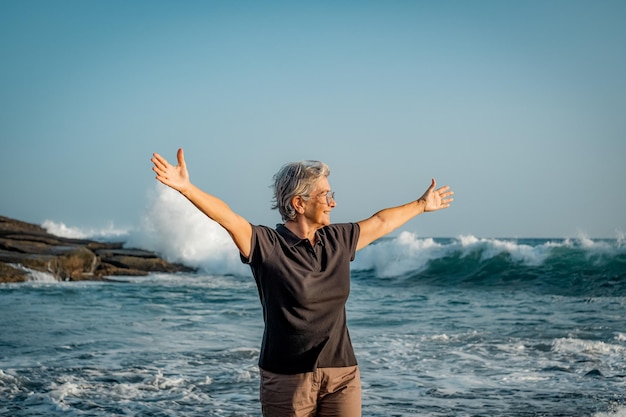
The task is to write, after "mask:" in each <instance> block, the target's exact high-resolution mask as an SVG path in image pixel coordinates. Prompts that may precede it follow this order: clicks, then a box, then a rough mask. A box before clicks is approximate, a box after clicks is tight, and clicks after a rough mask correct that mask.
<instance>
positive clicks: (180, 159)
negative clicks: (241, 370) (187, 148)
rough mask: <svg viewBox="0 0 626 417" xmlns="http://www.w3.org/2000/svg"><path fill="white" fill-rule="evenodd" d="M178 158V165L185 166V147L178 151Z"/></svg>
mask: <svg viewBox="0 0 626 417" xmlns="http://www.w3.org/2000/svg"><path fill="white" fill-rule="evenodd" d="M176 158H177V159H178V166H179V167H185V152H184V151H183V148H179V149H178V152H177V153H176Z"/></svg>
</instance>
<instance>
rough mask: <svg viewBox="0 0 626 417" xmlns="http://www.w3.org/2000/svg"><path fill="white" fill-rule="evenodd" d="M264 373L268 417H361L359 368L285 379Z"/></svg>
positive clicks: (324, 370)
mask: <svg viewBox="0 0 626 417" xmlns="http://www.w3.org/2000/svg"><path fill="white" fill-rule="evenodd" d="M260 371H261V394H260V397H261V407H262V410H263V416H264V417H287V416H289V417H304V416H306V417H311V416H319V417H322V416H335V417H338V416H341V417H361V379H360V374H359V368H358V367H357V366H350V367H345V368H318V369H316V370H315V371H313V372H307V373H304V374H296V375H282V374H274V373H271V372H267V371H264V370H263V369H261V370H260Z"/></svg>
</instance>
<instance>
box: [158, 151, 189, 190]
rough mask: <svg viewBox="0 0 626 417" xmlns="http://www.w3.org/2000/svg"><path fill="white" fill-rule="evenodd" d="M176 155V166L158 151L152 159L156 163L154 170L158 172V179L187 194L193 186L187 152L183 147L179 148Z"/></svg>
mask: <svg viewBox="0 0 626 417" xmlns="http://www.w3.org/2000/svg"><path fill="white" fill-rule="evenodd" d="M176 157H177V158H178V165H176V166H174V165H172V164H170V163H169V162H167V159H165V158H163V157H162V156H161V155H159V154H158V153H155V154H153V157H152V159H150V160H151V161H152V163H153V164H154V166H153V167H152V170H153V171H154V172H155V173H156V174H157V176H156V179H157V180H158V181H160V182H162V183H163V184H165V185H167V186H169V187H172V188H173V189H175V190H176V191H178V192H180V193H181V194H185V192H187V191H188V190H189V188H190V187H191V182H190V181H189V172H187V165H185V154H184V153H183V149H182V148H180V149H178V153H177V154H176Z"/></svg>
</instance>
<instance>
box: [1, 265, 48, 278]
mask: <svg viewBox="0 0 626 417" xmlns="http://www.w3.org/2000/svg"><path fill="white" fill-rule="evenodd" d="M11 266H12V267H13V268H17V269H21V270H22V271H26V273H27V274H28V281H30V282H57V279H56V278H55V277H54V275H52V274H51V273H49V272H43V271H35V270H34V269H30V268H26V267H25V266H23V265H20V264H11Z"/></svg>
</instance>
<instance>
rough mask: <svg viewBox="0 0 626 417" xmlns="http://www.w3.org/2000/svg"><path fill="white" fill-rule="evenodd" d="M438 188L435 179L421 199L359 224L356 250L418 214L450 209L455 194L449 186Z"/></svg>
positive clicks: (377, 214) (380, 213) (378, 214)
mask: <svg viewBox="0 0 626 417" xmlns="http://www.w3.org/2000/svg"><path fill="white" fill-rule="evenodd" d="M436 186H437V183H436V182H435V180H434V179H433V180H432V183H431V184H430V187H428V189H427V190H426V192H425V193H424V195H422V196H421V197H420V198H419V199H417V200H415V201H411V202H410V203H407V204H403V205H401V206H397V207H391V208H387V209H384V210H381V211H379V212H377V213H375V214H374V215H373V216H372V217H370V218H368V219H365V220H361V221H360V222H359V227H360V229H361V233H360V235H359V241H358V242H357V247H356V250H359V249H363V248H364V247H366V246H367V245H369V244H370V243H372V242H373V241H375V240H376V239H379V238H381V237H383V236H385V235H386V234H388V233H391V232H392V231H394V230H395V229H397V228H398V227H400V226H402V225H403V224H404V223H406V222H408V221H409V220H411V219H412V218H413V217H415V216H417V215H418V214H422V213H425V212H427V211H435V210H440V209H443V208H447V207H450V203H451V202H452V201H453V198H452V195H453V194H454V192H452V191H450V187H448V186H447V185H446V186H444V187H441V188H438V189H435V187H436Z"/></svg>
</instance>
